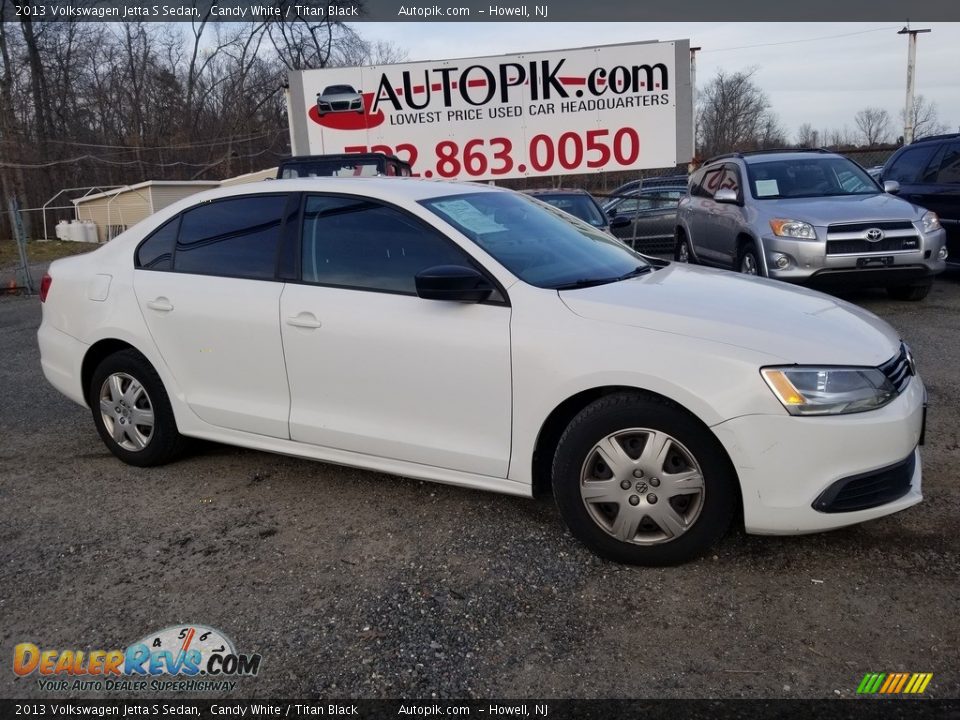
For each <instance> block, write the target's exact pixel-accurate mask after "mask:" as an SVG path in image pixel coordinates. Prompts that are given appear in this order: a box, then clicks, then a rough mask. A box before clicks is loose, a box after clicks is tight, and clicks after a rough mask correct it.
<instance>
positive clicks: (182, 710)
mask: <svg viewBox="0 0 960 720" xmlns="http://www.w3.org/2000/svg"><path fill="white" fill-rule="evenodd" d="M958 712H960V701H956V700H932V699H931V700H890V701H885V700H872V699H866V698H865V699H863V700H510V699H501V700H476V699H470V700H449V699H447V700H436V699H434V700H231V699H229V698H224V699H219V700H176V699H168V700H134V699H130V700H0V717H2V718H4V720H14V719H15V718H52V717H57V718H81V717H118V718H136V717H168V718H195V719H196V718H199V719H200V720H217V719H218V718H219V719H221V720H222V719H223V718H243V720H251V719H252V720H261V719H263V718H294V719H296V720H304V719H306V718H331V717H333V718H341V719H344V718H363V720H382V719H386V718H391V719H396V718H401V719H403V718H408V719H420V720H425V719H428V720H451V719H456V720H462V719H463V718H474V719H476V718H480V719H481V720H491V719H492V720H504V718H518V719H519V720H661V719H662V720H753V719H754V718H764V719H765V718H777V719H778V720H779V719H783V720H834V718H837V719H839V718H844V719H845V720H859V719H860V718H870V719H871V720H892V719H900V718H904V719H906V718H910V719H911V720H913V719H914V718H918V719H920V720H926V719H927V718H930V719H933V718H938V719H939V718H956V717H957V713H958Z"/></svg>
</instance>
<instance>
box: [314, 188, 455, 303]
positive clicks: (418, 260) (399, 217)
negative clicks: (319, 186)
mask: <svg viewBox="0 0 960 720" xmlns="http://www.w3.org/2000/svg"><path fill="white" fill-rule="evenodd" d="M302 252H303V258H302V264H301V267H302V273H303V281H304V282H308V283H316V284H318V285H330V286H335V287H345V288H353V289H362V290H372V291H378V292H391V293H403V294H409V295H415V294H416V281H415V278H416V276H417V274H418V273H420V272H421V271H422V270H426V269H427V268H430V267H434V266H436V265H466V266H471V265H472V262H471V260H470V258H469V256H468V255H467V254H466V253H465V252H464V251H463V250H461V249H460V248H458V247H457V246H456V245H454V243H453V242H452V241H451V240H449V239H448V238H446V237H444V236H443V235H441V234H440V233H439V232H438V231H437V230H434V229H433V228H431V227H429V226H428V225H426V224H425V223H423V222H421V221H419V220H417V219H416V218H413V217H412V216H410V215H407V214H406V213H404V212H401V211H400V210H397V209H395V208H392V207H389V206H386V205H381V204H379V203H376V202H372V201H370V200H367V199H365V198H358V197H336V196H323V195H315V196H310V197H308V198H307V202H306V207H305V209H304V216H303V240H302Z"/></svg>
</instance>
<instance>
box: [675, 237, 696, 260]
mask: <svg viewBox="0 0 960 720" xmlns="http://www.w3.org/2000/svg"><path fill="white" fill-rule="evenodd" d="M673 259H674V260H676V261H677V262H682V263H689V264H690V265H696V263H697V261H696V259H694V257H693V253H692V252H690V241H689V240H688V239H687V236H686V235H685V234H684V233H682V232H678V233H677V240H676V243H675V244H674V246H673Z"/></svg>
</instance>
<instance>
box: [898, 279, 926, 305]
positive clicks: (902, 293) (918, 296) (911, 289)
mask: <svg viewBox="0 0 960 720" xmlns="http://www.w3.org/2000/svg"><path fill="white" fill-rule="evenodd" d="M931 287H933V283H929V282H928V283H921V284H918V285H891V286H890V287H888V288H887V294H889V295H890V297H892V298H893V299H894V300H907V301H911V302H918V301H920V300H923V299H924V298H925V297H926V296H927V295H929V294H930V288H931Z"/></svg>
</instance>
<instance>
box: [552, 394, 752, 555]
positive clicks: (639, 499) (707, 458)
mask: <svg viewBox="0 0 960 720" xmlns="http://www.w3.org/2000/svg"><path fill="white" fill-rule="evenodd" d="M552 474H553V492H554V497H555V498H556V501H557V505H558V506H559V508H560V514H561V515H562V516H563V519H564V520H565V521H566V523H567V525H568V527H569V528H570V531H571V532H572V533H573V534H574V535H575V536H576V537H577V538H578V539H580V540H581V541H582V542H583V543H584V544H586V545H587V546H588V547H589V548H590V549H591V550H593V551H594V552H596V553H597V554H598V555H602V556H604V557H607V558H610V559H612V560H616V561H618V562H624V563H631V564H635V565H675V564H677V563H682V562H685V561H687V560H690V559H691V558H694V557H696V556H698V555H700V554H702V553H703V552H705V551H706V550H707V549H708V548H710V546H712V545H713V544H714V543H715V542H717V540H719V539H720V537H721V536H722V535H723V534H724V533H725V532H726V530H727V528H728V527H729V525H730V521H731V519H732V518H733V515H734V510H735V507H736V499H737V490H736V478H735V475H734V471H733V468H732V467H731V466H730V463H729V460H728V459H727V457H726V454H725V453H724V451H723V449H722V447H721V446H720V444H719V442H718V441H717V439H716V438H715V437H714V436H713V435H712V434H711V433H710V431H709V430H708V429H707V428H706V427H704V426H703V425H702V424H701V423H699V422H697V420H696V419H695V418H693V417H692V416H691V415H689V414H688V413H687V412H686V411H685V410H683V409H682V408H679V407H677V406H676V405H673V404H672V403H669V402H667V401H665V400H662V399H659V398H656V397H651V396H648V395H646V394H643V393H638V392H628V393H627V392H625V393H617V394H615V395H608V396H606V397H603V398H600V399H599V400H597V401H595V402H593V403H591V404H590V405H589V406H587V407H586V408H585V409H584V410H583V411H581V412H580V413H579V414H578V415H577V416H576V417H575V418H574V419H573V421H571V423H570V425H569V426H568V427H567V429H566V431H565V432H564V433H563V436H562V437H561V438H560V442H559V444H558V446H557V452H556V455H555V456H554V461H553V471H552Z"/></svg>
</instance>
